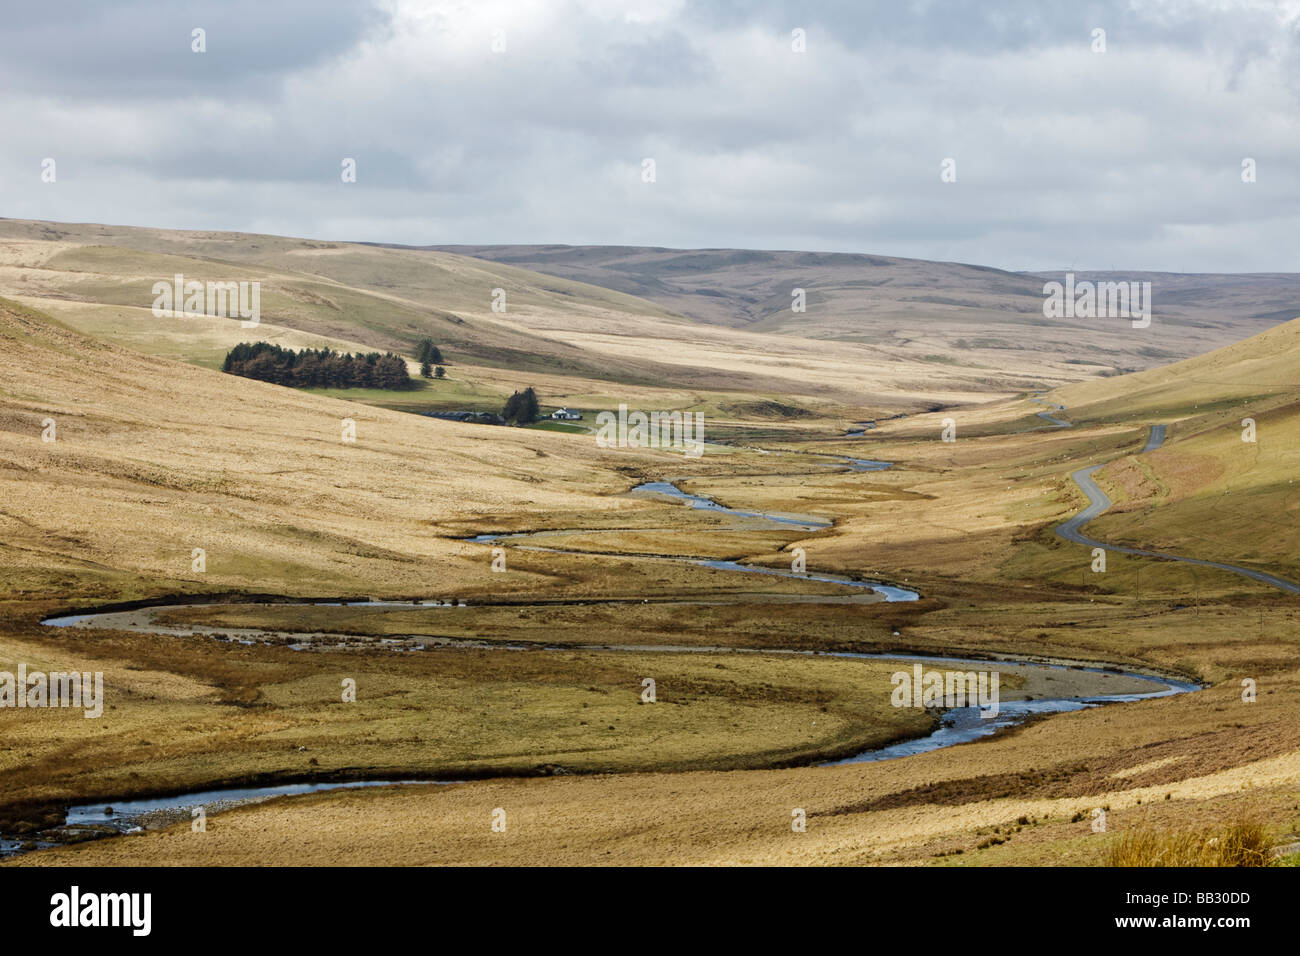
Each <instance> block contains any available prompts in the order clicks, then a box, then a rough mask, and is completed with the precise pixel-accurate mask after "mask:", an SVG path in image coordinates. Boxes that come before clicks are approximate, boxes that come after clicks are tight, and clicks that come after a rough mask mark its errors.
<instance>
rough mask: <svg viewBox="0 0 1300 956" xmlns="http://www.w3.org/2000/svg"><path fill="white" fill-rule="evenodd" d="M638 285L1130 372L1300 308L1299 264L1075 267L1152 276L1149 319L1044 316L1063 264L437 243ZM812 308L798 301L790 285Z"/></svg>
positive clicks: (719, 308)
mask: <svg viewBox="0 0 1300 956" xmlns="http://www.w3.org/2000/svg"><path fill="white" fill-rule="evenodd" d="M428 248H430V249H434V250H439V251H442V252H455V253H459V254H462V255H468V256H475V257H478V258H480V259H484V260H488V261H491V262H496V263H500V264H503V265H513V266H518V267H521V268H525V269H531V270H535V271H537V272H545V273H549V274H552V275H556V276H562V277H564V278H568V279H574V280H578V281H581V282H585V283H590V284H592V285H599V286H605V287H607V288H609V289H613V290H617V291H619V292H625V293H628V294H631V295H636V296H638V297H641V298H643V299H648V300H650V301H652V302H655V303H658V304H659V305H661V306H663V307H665V308H668V309H672V310H674V311H676V312H679V313H681V314H683V315H688V316H691V317H692V318H695V319H698V320H700V321H702V322H708V323H712V324H716V325H723V326H727V327H732V328H747V329H753V330H762V331H766V332H777V333H780V334H785V335H797V336H804V337H811V338H826V339H841V340H846V341H858V342H867V343H872V344H875V345H891V346H897V347H900V348H901V349H904V350H905V351H906V354H915V355H927V354H934V355H942V356H947V357H950V358H956V359H958V360H972V359H974V358H975V357H976V356H978V359H977V360H978V361H980V362H983V363H985V364H988V365H994V366H998V367H1003V368H1005V367H1010V366H1012V365H1014V364H1015V363H1016V362H1024V363H1027V364H1039V363H1042V362H1043V361H1052V362H1055V363H1058V364H1060V363H1069V364H1074V365H1082V366H1084V367H1087V368H1090V369H1091V370H1092V371H1096V370H1097V369H1107V370H1110V371H1115V370H1121V371H1129V370H1135V369H1145V368H1149V367H1152V366H1155V365H1160V364H1164V363H1166V362H1169V361H1171V360H1174V359H1179V358H1186V357H1188V356H1191V355H1196V354H1199V353H1201V352H1205V351H1208V350H1210V349H1213V348H1216V347H1218V346H1221V345H1226V344H1227V343H1229V342H1233V341H1236V340H1238V339H1240V338H1243V337H1245V336H1248V335H1252V334H1254V333H1256V332H1259V331H1262V330H1264V329H1266V328H1268V327H1269V326H1270V325H1273V324H1276V323H1277V322H1279V321H1283V320H1285V319H1289V318H1292V317H1293V316H1295V315H1296V314H1297V313H1300V276H1296V275H1292V274H1285V275H1277V274H1268V275H1176V274H1170V273H1155V274H1153V273H1133V274H1127V273H1126V274H1123V275H1120V274H1118V273H1115V274H1103V273H1083V272H1080V273H1079V274H1078V278H1079V279H1080V280H1082V279H1085V278H1087V279H1092V280H1097V279H1105V278H1123V279H1131V280H1134V281H1151V282H1152V283H1153V295H1154V299H1155V307H1156V319H1155V321H1154V322H1153V323H1152V326H1151V327H1150V328H1149V329H1145V330H1142V331H1141V332H1139V331H1137V330H1134V329H1131V328H1130V327H1129V325H1128V323H1127V322H1125V321H1123V320H1115V319H1109V320H1103V319H1096V320H1064V319H1059V320H1047V319H1045V318H1044V317H1043V312H1042V306H1043V283H1044V281H1045V280H1048V279H1055V280H1060V279H1061V274H1060V273H1056V274H1047V273H1043V274H1041V275H1039V274H1030V273H1019V272H1006V271H1003V270H1000V269H994V268H989V267H986V266H977V265H965V264H962V263H954V262H929V261H925V260H918V259H901V258H896V257H890V256H876V255H856V254H846V253H819V252H775V251H762V250H749V249H660V248H650V247H631V246H510V245H500V246H454V245H444V246H431V247H428ZM795 288H802V289H804V290H806V298H807V311H806V312H804V313H795V312H792V311H791V301H792V290H793V289H795Z"/></svg>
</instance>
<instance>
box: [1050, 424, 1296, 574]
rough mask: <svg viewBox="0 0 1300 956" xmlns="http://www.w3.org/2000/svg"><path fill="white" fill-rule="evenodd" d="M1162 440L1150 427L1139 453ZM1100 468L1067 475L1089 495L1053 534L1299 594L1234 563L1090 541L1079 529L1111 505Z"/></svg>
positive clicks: (1154, 427)
mask: <svg viewBox="0 0 1300 956" xmlns="http://www.w3.org/2000/svg"><path fill="white" fill-rule="evenodd" d="M1164 441H1165V426H1164V425H1152V426H1151V435H1150V436H1149V437H1148V438H1147V443H1146V445H1145V446H1144V447H1143V449H1142V451H1140V452H1139V453H1138V454H1145V453H1147V452H1149V451H1155V450H1156V449H1157V448H1159V447H1160V446H1161V445H1163V444H1164ZM1100 467H1102V466H1101V465H1091V466H1089V467H1088V468H1080V469H1079V470H1078V471H1076V472H1074V473H1073V474H1072V475H1070V477H1071V478H1073V479H1074V483H1075V484H1076V485H1078V486H1079V489H1080V490H1081V491H1082V492H1083V493H1084V494H1085V495H1087V496H1088V507H1086V508H1084V509H1083V510H1082V511H1080V512H1079V513H1078V514H1077V515H1075V516H1074V517H1073V518H1070V519H1069V520H1068V521H1066V522H1064V523H1062V524H1060V525H1058V526H1057V528H1056V533H1057V534H1058V535H1060V536H1061V537H1062V538H1064V539H1065V540H1066V541H1073V542H1074V543H1075V544H1085V545H1088V546H1089V547H1091V548H1104V549H1105V550H1107V551H1117V552H1119V553H1121V554H1136V555H1141V556H1142V557H1147V558H1163V559H1164V560H1166V561H1181V562H1182V563H1183V564H1195V565H1199V566H1200V567H1203V568H1217V569H1218V570H1220V571H1231V572H1232V573H1233V574H1240V575H1242V576H1243V577H1247V578H1250V579H1252V580H1254V581H1259V582H1261V583H1263V584H1269V585H1272V586H1273V587H1275V588H1281V589H1282V590H1283V591H1287V592H1289V593H1291V594H1300V584H1296V583H1294V582H1292V581H1288V580H1286V579H1285V578H1279V577H1277V576H1276V575H1272V574H1267V573H1265V572H1263V571H1256V570H1254V569H1253V568H1243V567H1239V566H1238V565H1235V564H1223V563H1221V562H1219V561H1205V560H1202V559H1201V558H1185V557H1182V556H1181V555H1177V554H1166V553H1165V552H1163V551H1148V550H1147V549H1145V548H1130V547H1127V546H1126V545H1122V544H1106V543H1105V542H1104V541H1098V540H1097V539H1096V538H1090V537H1088V536H1087V535H1086V534H1084V533H1083V532H1082V531H1081V530H1080V529H1082V528H1083V526H1084V525H1086V524H1087V523H1088V522H1089V521H1091V520H1092V519H1093V518H1096V517H1097V516H1098V515H1101V514H1102V513H1104V512H1105V511H1106V509H1108V508H1109V507H1110V506H1111V504H1112V502H1111V500H1110V496H1109V495H1107V494H1106V492H1104V491H1102V490H1101V489H1100V488H1099V487H1097V483H1096V482H1095V481H1093V480H1092V475H1093V472H1095V471H1096V470H1097V469H1098V468H1100Z"/></svg>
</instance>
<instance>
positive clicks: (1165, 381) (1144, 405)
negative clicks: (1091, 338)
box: [1047, 319, 1300, 423]
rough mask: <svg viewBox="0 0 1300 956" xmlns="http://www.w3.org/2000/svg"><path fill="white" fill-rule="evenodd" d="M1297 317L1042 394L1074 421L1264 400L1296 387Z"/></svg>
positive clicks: (1169, 415)
mask: <svg viewBox="0 0 1300 956" xmlns="http://www.w3.org/2000/svg"><path fill="white" fill-rule="evenodd" d="M1298 363H1300V319H1293V320H1292V321H1290V322H1286V323H1283V324H1282V325H1279V326H1276V327H1274V328H1272V329H1268V330H1267V331H1265V332H1261V333H1259V334H1258V335H1253V336H1251V337H1250V338H1248V339H1243V340H1242V341H1240V342H1234V343H1232V344H1231V345H1226V346H1224V347H1223V348H1220V349H1215V350H1214V351H1213V352H1207V353H1206V354H1204V355H1198V356H1195V357H1194V358H1189V359H1185V360H1183V361H1181V362H1175V363H1174V364H1172V365H1166V366H1162V367H1161V368H1154V369H1148V370H1147V371H1145V372H1136V373H1134V374H1132V375H1125V376H1122V377H1116V378H1105V379H1095V380H1091V381H1087V382H1079V383H1076V384H1073V385H1066V386H1064V387H1062V388H1058V389H1057V390H1056V391H1054V392H1052V393H1051V394H1050V395H1049V396H1047V398H1048V399H1051V400H1054V401H1055V402H1057V403H1059V404H1062V405H1065V406H1066V407H1067V408H1068V409H1069V418H1070V420H1071V421H1073V422H1075V423H1087V422H1091V421H1115V420H1120V419H1141V420H1146V419H1152V420H1165V421H1174V420H1177V419H1180V418H1187V417H1189V416H1193V415H1205V414H1210V413H1214V412H1216V411H1224V412H1226V413H1228V414H1231V413H1232V411H1233V410H1234V409H1236V408H1239V407H1241V406H1243V405H1248V404H1253V403H1264V404H1267V403H1268V402H1270V401H1272V400H1274V399H1277V398H1279V397H1282V398H1285V396H1287V395H1289V394H1291V393H1293V392H1294V391H1295V390H1296V388H1297V387H1300V365H1298Z"/></svg>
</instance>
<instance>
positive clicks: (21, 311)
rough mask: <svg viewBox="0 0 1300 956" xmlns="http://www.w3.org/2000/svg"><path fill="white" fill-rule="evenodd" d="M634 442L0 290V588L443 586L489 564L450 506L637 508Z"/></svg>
mask: <svg viewBox="0 0 1300 956" xmlns="http://www.w3.org/2000/svg"><path fill="white" fill-rule="evenodd" d="M345 418H351V419H353V420H354V421H355V424H356V440H355V442H354V443H345V442H344V441H343V440H342V437H343V431H342V423H343V419H345ZM51 423H52V429H53V430H52V431H51ZM43 433H44V434H47V435H49V436H50V437H52V438H54V440H53V441H50V442H46V441H43V440H42V437H43ZM636 459H637V455H636V454H635V453H630V452H627V451H626V450H624V451H622V452H618V451H602V450H600V449H598V448H596V447H595V443H594V442H592V441H589V440H580V438H579V437H577V436H564V435H555V434H548V433H541V432H532V431H526V430H517V429H500V428H489V427H481V426H472V425H461V424H453V423H446V422H441V421H437V420H433V419H429V418H424V417H420V416H413V415H406V414H402V413H399V412H390V411H385V410H382V409H376V408H369V407H366V406H360V405H356V404H352V403H347V402H339V401H334V400H331V399H327V398H321V397H317V396H312V395H307V394H303V393H301V392H297V391H294V390H291V389H285V388H280V387H277V386H272V385H268V384H264V383H261V382H255V381H251V380H247V379H240V378H236V377H234V376H229V375H223V374H221V373H219V372H215V371H210V370H206V369H200V368H196V367H193V366H190V365H185V364H181V363H178V362H174V361H169V360H166V359H161V358H157V357H152V356H146V355H141V354H138V353H134V352H131V351H128V350H126V349H122V348H120V347H117V346H114V345H110V344H106V343H102V342H97V341H94V340H91V339H88V338H86V337H84V336H82V335H80V334H79V333H77V332H75V331H72V330H70V329H67V328H66V327H63V326H61V325H59V324H58V323H54V322H52V321H50V320H49V319H48V318H47V317H46V316H44V315H42V314H41V313H38V312H35V311H33V310H29V309H26V308H24V307H22V306H18V305H16V304H15V303H12V302H10V301H8V300H2V299H0V501H2V502H3V504H0V592H3V595H4V596H7V597H24V596H27V597H38V596H42V595H48V594H54V593H57V594H62V595H65V596H67V597H69V598H72V597H76V596H84V597H96V596H99V597H103V596H131V595H133V594H142V593H160V591H161V592H165V591H167V590H184V591H201V590H205V589H212V590H216V589H232V588H238V589H247V590H254V591H267V592H286V593H303V592H304V590H305V591H306V592H309V593H325V594H329V593H357V592H361V593H386V594H392V593H397V594H427V595H430V596H437V595H440V594H442V595H445V594H449V593H452V592H454V591H455V590H456V589H457V588H460V587H464V586H466V585H467V584H469V585H473V584H479V585H483V584H484V582H488V581H490V580H491V579H492V578H493V575H491V574H490V573H489V567H488V561H489V558H488V556H487V555H486V554H485V551H484V549H483V547H482V546H479V545H470V544H467V543H464V542H460V541H456V540H453V539H452V537H451V535H454V534H457V533H460V532H459V531H458V530H449V528H448V524H449V523H452V524H454V523H455V522H457V521H462V520H466V519H474V520H476V521H480V522H485V523H491V522H495V521H499V520H501V519H502V517H503V516H507V515H515V514H520V513H527V512H531V511H533V510H534V509H536V510H537V511H540V512H544V513H554V512H563V511H565V510H566V509H575V510H581V511H582V512H583V513H591V514H598V513H600V512H601V511H603V510H608V509H618V508H629V507H637V505H634V504H633V503H631V502H629V501H628V500H627V499H622V498H615V497H610V495H611V494H612V493H615V492H620V491H622V490H625V489H626V487H627V486H628V483H629V479H627V478H626V477H625V476H623V475H620V474H618V473H617V472H616V471H615V470H614V469H615V467H621V468H623V469H627V468H628V467H633V466H635V462H636ZM639 507H644V503H642V504H641V505H639ZM196 548H200V549H203V551H204V552H205V556H206V570H204V571H202V572H199V571H196V570H195V569H194V565H193V558H194V549H196ZM536 577H537V576H536V575H527V574H522V575H518V576H515V577H513V578H512V583H513V584H514V586H526V585H527V584H529V582H531V581H534V580H535V579H536Z"/></svg>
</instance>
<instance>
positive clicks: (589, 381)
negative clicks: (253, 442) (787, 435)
mask: <svg viewBox="0 0 1300 956" xmlns="http://www.w3.org/2000/svg"><path fill="white" fill-rule="evenodd" d="M6 236H7V237H10V238H5V237H6ZM176 274H181V275H183V276H184V277H185V278H186V279H187V280H197V281H203V282H206V281H249V282H251V281H256V282H258V283H260V288H261V327H259V328H258V329H247V330H246V329H243V328H241V324H240V322H239V321H238V319H236V318H216V319H214V318H211V317H206V316H204V317H182V318H177V319H170V318H165V317H164V318H159V317H156V316H155V315H154V314H153V311H152V305H153V301H154V294H153V292H152V289H153V286H154V283H156V282H159V281H171V280H172V277H173V276H175V275H176ZM0 295H8V296H10V297H12V298H14V299H17V300H19V301H21V302H23V303H25V304H27V305H30V306H33V307H36V308H40V309H42V310H45V311H48V312H50V313H51V314H53V315H54V316H55V317H57V318H58V319H59V320H60V321H62V322H64V323H65V324H68V325H71V326H72V327H74V328H76V329H78V330H80V331H83V332H85V333H86V334H88V335H92V336H94V337H96V338H101V339H105V340H107V341H111V342H115V343H118V344H122V345H127V346H129V347H131V348H136V349H140V350H142V351H147V352H150V353H151V354H159V355H164V356H167V357H171V358H179V359H182V360H185V361H190V362H194V363H197V364H202V365H206V366H208V367H215V366H216V365H217V364H218V363H219V361H220V359H221V357H222V356H223V355H224V352H225V350H226V349H228V348H229V346H230V344H232V343H233V342H234V341H244V340H248V339H250V338H270V339H271V340H273V341H280V342H281V343H282V344H286V345H294V346H295V347H302V346H303V345H316V346H319V345H321V344H329V345H331V347H335V348H339V347H342V348H353V347H364V348H369V349H393V350H395V351H398V352H400V353H402V354H405V355H407V356H408V357H410V356H412V355H413V354H414V346H415V343H416V342H417V341H418V340H420V339H422V338H424V337H426V336H428V337H431V338H433V339H434V341H435V342H436V343H437V344H438V345H439V347H440V348H441V349H442V351H443V353H444V354H445V355H446V357H447V359H448V361H449V363H451V364H453V365H455V366H456V368H457V370H458V371H457V372H456V373H455V374H454V375H453V376H452V377H457V376H459V380H461V381H462V382H463V381H464V379H465V378H466V376H465V375H463V374H462V373H461V371H460V370H464V369H466V368H468V367H472V368H477V369H499V370H500V371H501V373H502V374H501V375H498V376H491V375H482V374H479V373H477V372H476V373H473V377H474V378H475V382H476V385H486V386H487V390H488V391H493V390H495V391H496V392H498V393H500V392H503V391H504V393H505V394H509V391H510V390H513V388H516V387H518V385H519V383H520V382H521V381H522V383H523V384H526V385H536V386H539V387H541V386H542V377H543V376H557V377H562V378H563V379H565V381H553V382H551V383H550V384H549V385H547V386H546V392H547V394H546V395H545V396H544V398H549V399H550V400H551V401H552V402H553V403H557V404H558V403H560V402H563V401H570V400H573V399H577V400H579V401H580V400H581V399H580V396H582V395H584V394H594V395H600V396H611V397H613V398H615V399H617V400H618V401H622V400H623V398H624V397H628V398H631V395H630V394H628V393H629V392H630V390H632V389H636V388H666V389H669V390H674V391H675V392H680V391H681V390H683V389H687V390H690V391H692V392H694V393H696V395H695V397H694V399H693V400H692V401H688V402H682V401H680V400H679V399H678V398H676V397H674V398H673V404H674V405H675V406H676V407H682V406H683V405H690V404H697V403H707V402H709V401H712V400H715V399H718V400H722V401H733V398H732V396H734V395H736V394H737V393H740V394H748V395H756V396H758V397H759V398H761V399H763V400H768V399H774V400H778V401H780V402H782V403H784V404H794V405H799V406H803V405H805V404H812V405H820V406H822V411H823V412H825V413H826V414H827V415H828V416H829V417H836V416H839V417H842V418H843V417H849V418H852V417H854V416H857V417H861V416H863V415H866V416H876V415H880V414H882V413H885V412H886V410H888V411H896V410H901V411H916V410H919V409H925V408H934V407H937V406H938V405H940V404H964V403H970V402H979V401H984V400H987V398H988V397H990V396H995V395H1003V396H1006V395H1011V394H1014V393H1016V392H1018V391H1021V390H1023V389H1026V388H1047V387H1052V386H1055V385H1058V384H1060V383H1061V382H1063V381H1069V380H1071V379H1073V378H1075V377H1078V376H1081V375H1086V374H1089V373H1088V372H1087V371H1086V370H1084V369H1083V368H1082V367H1079V366H1061V365H1060V364H1059V363H1055V362H1053V361H1051V360H1047V359H1043V360H1039V359H1038V358H1030V359H1029V360H1027V361H1026V360H1025V357H1024V356H1023V355H1019V354H1013V353H1008V352H1001V353H994V354H993V355H992V356H991V358H993V359H994V361H992V362H986V361H984V360H983V358H979V357H977V358H975V359H971V358H969V356H966V357H963V358H961V359H954V358H951V357H949V356H945V355H941V354H933V355H931V354H917V353H916V351H915V350H914V349H912V350H911V351H909V350H908V349H907V348H903V347H900V346H897V345H894V344H887V345H877V344H871V343H866V342H858V341H853V342H846V341H826V340H817V339H811V338H801V337H798V336H796V335H788V334H772V333H769V332H755V331H752V330H748V329H744V330H741V329H730V328H724V327H719V326H716V325H709V324H704V323H700V322H697V321H694V320H691V319H687V318H684V317H681V316H675V315H672V314H670V313H667V312H665V311H663V310H662V309H661V308H660V307H659V306H655V305H653V304H651V303H649V302H646V301H644V300H640V299H636V298H634V297H632V296H628V295H624V294H622V293H619V292H614V291H611V290H608V289H603V288H599V287H597V286H587V285H584V284H582V283H580V282H576V281H570V280H567V279H560V278H555V277H552V276H545V275H541V274H539V273H534V272H528V271H527V270H524V269H519V268H517V267H514V266H511V265H502V264H497V263H492V262H487V261H484V260H480V259H472V258H469V257H465V256H457V255H452V254H449V253H443V252H436V251H427V250H411V249H390V248H381V247H378V246H368V245H359V244H349V243H331V242H314V241H310V240H301V239H285V238H280V237H274V236H261V235H254V234H240V233H194V232H181V231H169V230H150V229H134V228H127V227H117V226H90V225H65V224H59V223H35V222H25V221H19V220H0ZM494 296H499V297H503V299H502V298H498V301H503V302H504V311H494V309H493V299H494ZM304 336H307V337H315V339H314V340H311V341H304V340H303V337H304ZM324 340H329V341H324ZM354 343H355V344H354ZM507 375H508V376H512V378H511V379H510V380H509V381H507V380H506V378H505V376H507ZM519 376H527V378H524V379H520V378H519ZM498 379H499V380H498ZM601 383H604V384H603V385H602V384H601ZM471 391H473V392H474V394H476V395H479V394H482V393H483V389H482V388H477V387H476V388H475V389H472V390H471ZM426 397H429V396H426ZM448 400H449V401H460V400H461V398H460V397H459V393H457V396H455V397H449V399H448ZM636 400H641V399H639V398H638V399H636ZM614 404H617V401H616V402H615V403H614ZM828 405H830V406H840V407H839V408H827V407H826V406H828ZM652 407H658V403H652Z"/></svg>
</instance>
